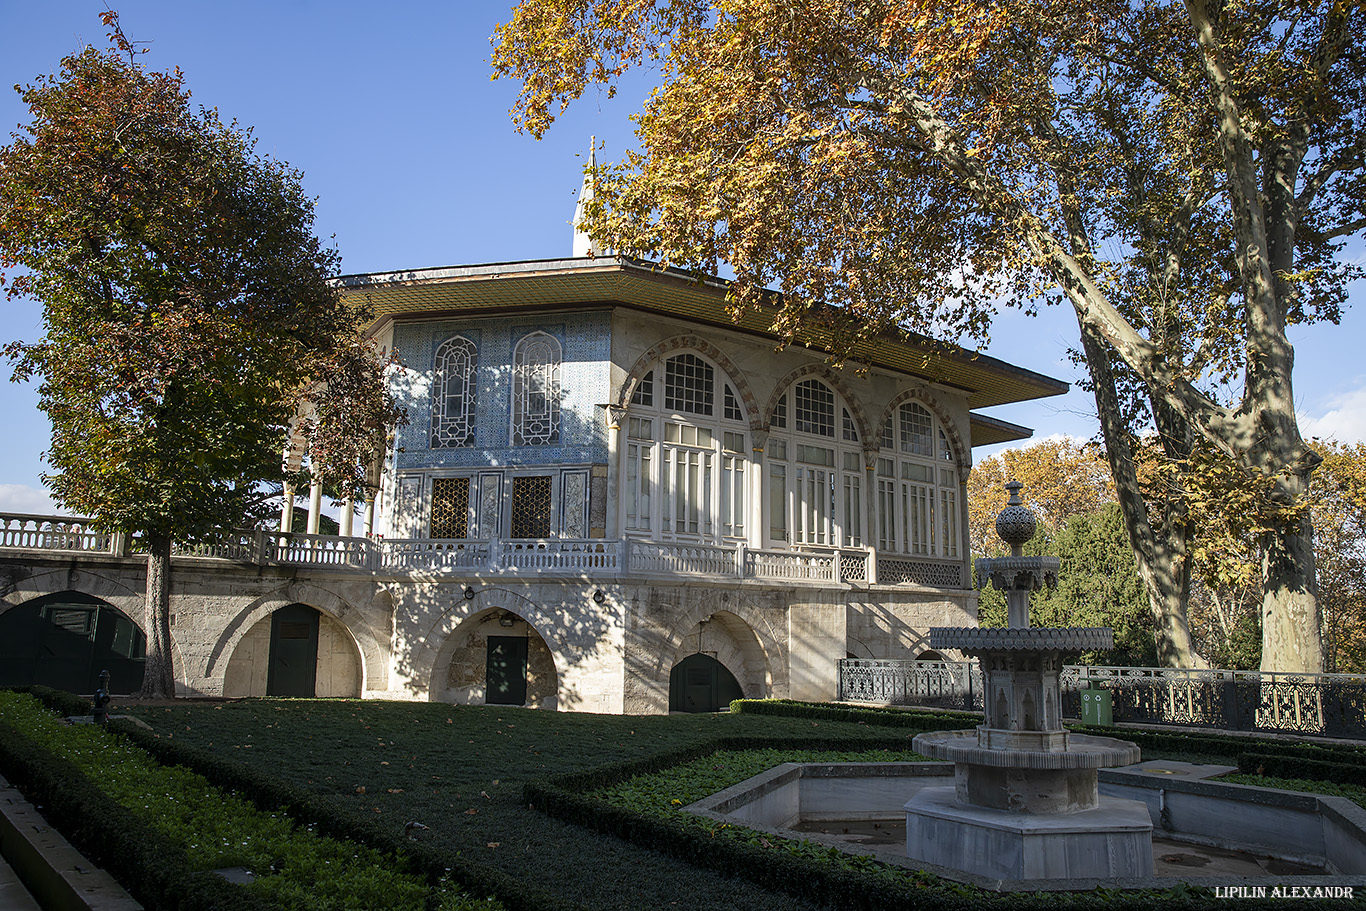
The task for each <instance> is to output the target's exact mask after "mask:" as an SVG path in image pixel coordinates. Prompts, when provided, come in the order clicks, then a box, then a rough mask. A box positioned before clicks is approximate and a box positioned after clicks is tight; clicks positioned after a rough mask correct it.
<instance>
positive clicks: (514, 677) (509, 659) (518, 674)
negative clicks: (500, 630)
mask: <svg viewBox="0 0 1366 911" xmlns="http://www.w3.org/2000/svg"><path fill="white" fill-rule="evenodd" d="M486 668H487V669H486V671H485V674H484V679H485V680H486V681H487V682H488V692H487V693H486V694H485V696H484V701H485V702H486V703H488V704H489V705H525V704H526V637H524V636H489V652H488V661H487V663H486Z"/></svg>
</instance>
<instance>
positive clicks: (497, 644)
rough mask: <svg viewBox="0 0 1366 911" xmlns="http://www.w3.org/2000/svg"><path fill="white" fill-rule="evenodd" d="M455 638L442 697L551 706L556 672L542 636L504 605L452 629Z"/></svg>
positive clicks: (460, 702)
mask: <svg viewBox="0 0 1366 911" xmlns="http://www.w3.org/2000/svg"><path fill="white" fill-rule="evenodd" d="M451 635H452V637H453V638H455V640H456V645H455V649H454V651H453V652H452V653H451V660H450V663H449V665H447V668H446V679H445V689H444V691H443V692H442V693H441V694H440V697H439V698H440V701H442V702H452V703H455V704H457V705H480V704H484V705H523V706H526V707H528V708H547V709H554V708H556V706H557V704H558V693H559V675H558V674H557V673H556V671H555V659H554V657H553V656H552V655H551V653H550V647H549V646H548V645H546V642H545V639H543V638H541V634H540V633H538V632H536V630H535V628H534V627H532V625H531V624H530V623H528V622H527V621H526V620H525V619H524V618H522V617H521V616H520V615H518V614H516V613H513V612H512V611H509V610H506V609H503V608H494V609H491V610H487V611H484V612H483V613H480V614H478V615H476V616H474V617H471V618H470V619H468V620H466V621H465V622H464V623H462V624H461V625H460V626H459V627H457V628H456V630H455V632H453V633H452V634H451Z"/></svg>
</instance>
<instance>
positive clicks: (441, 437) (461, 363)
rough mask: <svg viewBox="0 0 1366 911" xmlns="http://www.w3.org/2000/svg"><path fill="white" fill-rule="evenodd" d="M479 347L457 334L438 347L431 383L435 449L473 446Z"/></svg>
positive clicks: (433, 445) (433, 444) (433, 446)
mask: <svg viewBox="0 0 1366 911" xmlns="http://www.w3.org/2000/svg"><path fill="white" fill-rule="evenodd" d="M478 369H479V349H477V348H476V347H475V346H474V342H472V341H470V340H469V339H467V338H464V337H463V336H459V335H457V336H455V337H454V338H450V339H447V340H446V341H444V342H442V343H441V347H440V348H438V349H436V362H435V371H434V373H435V376H434V377H433V382H432V448H433V449H449V448H458V447H464V446H473V445H474V415H475V376H476V373H477V371H478Z"/></svg>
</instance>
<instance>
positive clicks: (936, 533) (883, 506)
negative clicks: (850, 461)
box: [877, 402, 959, 559]
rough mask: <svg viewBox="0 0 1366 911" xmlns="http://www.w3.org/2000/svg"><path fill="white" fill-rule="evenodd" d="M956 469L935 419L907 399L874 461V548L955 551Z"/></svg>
mask: <svg viewBox="0 0 1366 911" xmlns="http://www.w3.org/2000/svg"><path fill="white" fill-rule="evenodd" d="M958 486H959V485H958V469H957V466H955V465H954V461H953V448H952V447H951V446H950V445H949V440H948V436H947V435H946V434H945V433H944V428H943V427H941V426H940V424H939V420H938V419H937V418H936V417H935V416H934V415H933V414H932V413H931V412H930V410H929V409H927V408H925V407H924V406H923V405H920V404H919V403H917V402H906V403H904V404H902V405H901V406H900V407H899V408H897V409H896V411H895V412H894V413H893V414H891V415H889V416H888V418H887V421H886V423H885V424H884V425H883V427H882V449H881V452H879V453H878V460H877V512H878V522H877V525H878V529H877V531H878V549H879V550H882V551H886V552H888V553H901V554H911V555H914V556H921V557H943V558H946V559H953V558H956V557H958V555H959V541H958V539H959V514H958V504H959V500H958Z"/></svg>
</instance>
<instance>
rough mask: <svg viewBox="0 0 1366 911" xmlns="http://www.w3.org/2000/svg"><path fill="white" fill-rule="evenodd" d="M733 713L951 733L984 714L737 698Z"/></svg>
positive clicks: (976, 721) (733, 703)
mask: <svg viewBox="0 0 1366 911" xmlns="http://www.w3.org/2000/svg"><path fill="white" fill-rule="evenodd" d="M730 710H731V711H732V712H734V713H736V714H739V715H782V716H785V717H788V718H818V719H820V720H822V721H847V722H849V723H850V724H877V725H885V726H887V727H902V728H914V729H915V730H917V731H952V730H957V729H958V728H965V727H976V726H977V725H979V724H981V723H982V716H981V715H974V714H972V713H970V712H951V711H939V710H933V711H931V710H910V709H889V708H860V707H856V706H846V705H828V704H824V703H818V702H795V701H793V700H790V699H737V700H735V701H734V702H732V703H731V704H730Z"/></svg>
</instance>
